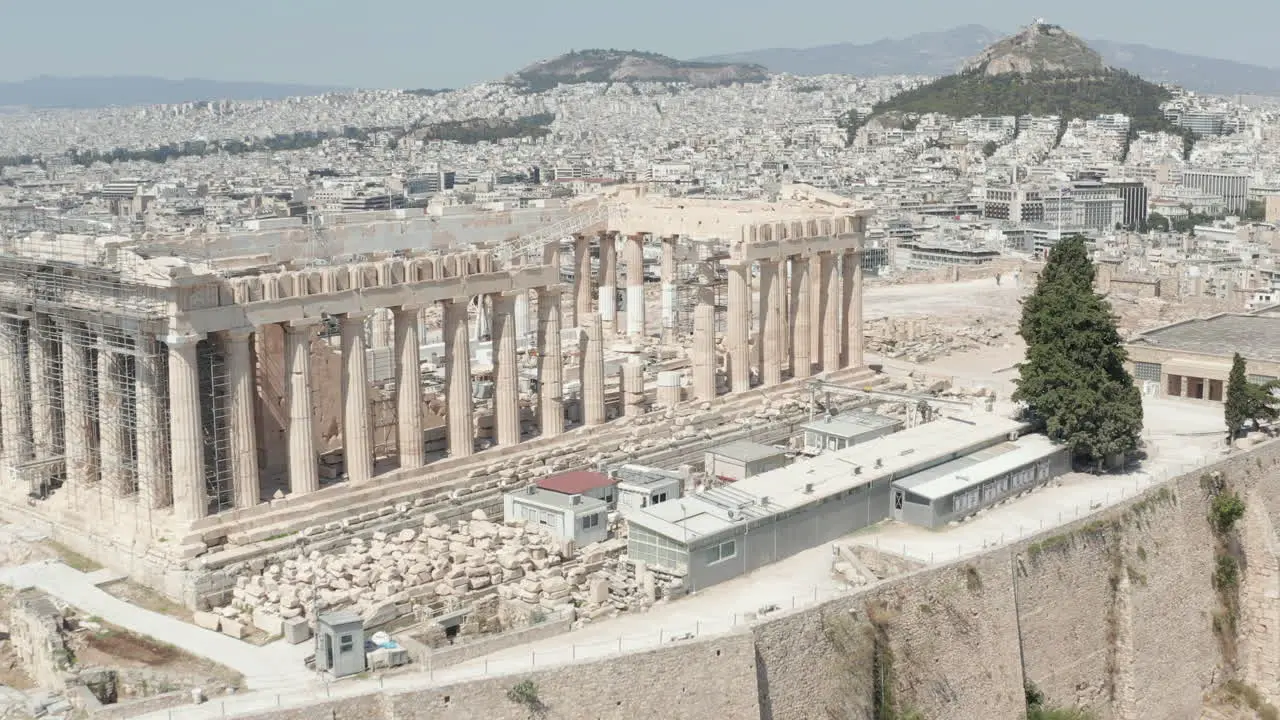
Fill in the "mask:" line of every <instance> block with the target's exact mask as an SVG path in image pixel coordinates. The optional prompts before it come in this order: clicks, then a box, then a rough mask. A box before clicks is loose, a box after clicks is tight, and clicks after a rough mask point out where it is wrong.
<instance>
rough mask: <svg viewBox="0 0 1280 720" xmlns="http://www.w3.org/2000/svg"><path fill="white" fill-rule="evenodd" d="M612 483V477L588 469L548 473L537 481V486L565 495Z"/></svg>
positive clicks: (580, 492) (579, 493) (577, 493)
mask: <svg viewBox="0 0 1280 720" xmlns="http://www.w3.org/2000/svg"><path fill="white" fill-rule="evenodd" d="M613 484H614V480H613V478H611V477H609V476H608V475H605V474H604V473H598V472H591V471H589V470H575V471H573V472H567V473H560V474H559V475H550V476H548V477H544V478H542V479H541V480H539V481H538V487H539V488H541V489H543V490H550V491H551V492H557V493H563V494H565V495H581V494H582V493H584V492H586V491H588V490H596V489H598V488H603V487H609V486H610V485H613Z"/></svg>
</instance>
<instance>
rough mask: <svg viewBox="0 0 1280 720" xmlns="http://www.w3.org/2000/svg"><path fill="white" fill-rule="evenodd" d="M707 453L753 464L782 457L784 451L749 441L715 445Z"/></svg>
mask: <svg viewBox="0 0 1280 720" xmlns="http://www.w3.org/2000/svg"><path fill="white" fill-rule="evenodd" d="M707 452H709V453H712V454H713V455H720V456H722V457H727V458H733V459H734V460H741V461H742V462H755V461H757V460H764V459H765V458H771V457H776V456H778V455H783V454H785V453H786V450H780V449H778V448H776V447H774V446H772V445H763V444H761V443H758V442H752V441H750V440H734V441H733V442H731V443H725V444H724V445H717V446H716V447H713V448H711V449H710V450H708V451H707Z"/></svg>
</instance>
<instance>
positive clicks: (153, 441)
mask: <svg viewBox="0 0 1280 720" xmlns="http://www.w3.org/2000/svg"><path fill="white" fill-rule="evenodd" d="M137 347H138V355H137V359H136V361H135V366H134V368H135V370H134V377H133V381H134V395H135V396H136V397H137V426H138V491H139V492H140V493H142V501H143V504H144V505H145V506H146V507H149V508H151V509H153V510H154V509H157V508H162V507H167V506H169V505H172V504H173V486H172V484H171V480H170V476H169V461H168V458H166V457H165V456H164V452H163V449H164V436H165V434H166V428H165V426H164V405H163V403H164V384H163V383H162V382H161V376H160V372H161V369H162V367H161V366H162V363H161V361H160V350H159V347H158V345H157V343H156V339H155V336H153V335H149V334H145V333H144V334H141V335H139V336H138V340H137ZM66 353H67V350H66V349H65V346H64V349H63V373H64V386H63V387H64V393H65V394H64V396H63V407H64V408H66V409H67V411H66V412H67V415H66V417H67V420H66V423H67V429H68V435H67V438H68V440H70V434H69V431H70V426H71V414H70V409H71V407H72V406H73V404H74V405H75V406H77V413H82V412H83V410H81V409H79V407H80V406H79V403H80V402H81V400H80V399H79V398H77V399H76V400H75V402H74V403H73V402H72V398H71V393H70V388H68V387H67V386H66V385H65V378H69V377H70V368H69V366H68V364H67V360H66ZM233 432H234V428H233ZM67 459H68V464H69V463H70V461H71V453H70V446H69V445H68V453H67ZM254 461H255V463H256V462H257V456H256V455H255V456H254ZM68 474H70V469H69V468H68Z"/></svg>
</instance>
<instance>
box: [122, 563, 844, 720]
mask: <svg viewBox="0 0 1280 720" xmlns="http://www.w3.org/2000/svg"><path fill="white" fill-rule="evenodd" d="M846 592H847V591H846V590H844V589H842V588H837V587H829V588H822V587H816V586H815V587H811V588H810V589H809V590H808V591H807V592H804V593H800V594H795V593H792V594H789V595H781V596H777V597H774V598H773V599H772V600H771V601H770V602H768V603H766V604H765V605H764V606H763V607H761V608H758V609H757V610H754V611H742V612H736V613H728V614H724V615H720V616H718V617H708V618H704V619H701V620H693V621H690V622H685V623H673V624H671V625H666V626H662V627H655V628H653V629H652V630H648V631H646V632H636V633H627V634H619V635H609V636H604V637H597V638H595V639H585V640H582V641H572V638H573V637H574V636H575V635H589V634H591V629H590V626H589V627H588V629H586V630H579V631H576V632H570V633H566V634H562V635H559V636H558V637H557V641H556V642H555V647H550V648H543V649H510V650H506V651H501V652H498V653H495V654H494V655H492V656H490V657H487V658H483V659H476V660H469V661H466V662H463V663H461V664H458V665H452V666H449V667H447V668H439V669H437V668H432V667H429V666H428V667H423V666H417V667H415V668H414V670H416V671H415V672H408V673H404V674H390V675H383V676H380V677H378V678H367V677H360V678H355V679H346V680H341V681H337V682H329V681H325V680H324V679H322V678H321V677H320V676H318V675H317V677H316V680H315V682H314V683H312V685H311V687H309V688H297V689H291V690H289V691H287V692H273V691H259V692H253V693H249V694H245V695H241V696H227V697H223V698H219V699H216V700H211V701H209V702H206V703H204V704H202V705H189V706H186V707H177V708H170V709H169V710H167V711H163V712H157V713H151V714H149V715H144V716H141V718H145V719H146V720H215V719H216V718H232V717H236V716H237V715H243V714H249V713H264V712H269V711H270V710H271V709H272V708H289V707H298V706H302V705H306V704H309V703H314V702H316V701H317V700H319V699H320V698H321V697H323V698H325V699H338V698H351V697H356V696H359V695H365V694H369V693H373V692H377V691H379V690H388V691H396V690H420V689H422V688H425V687H431V686H442V685H448V684H453V683H462V682H469V681H472V680H480V679H483V678H486V677H498V676H503V675H511V674H516V673H522V672H532V671H535V670H546V669H550V668H554V667H559V666H563V665H565V664H566V663H573V662H582V661H595V660H604V659H607V658H610V657H614V656H617V655H623V654H629V653H634V652H640V651H645V650H654V649H657V648H660V647H663V646H666V645H669V644H671V643H679V642H688V641H691V640H694V639H696V638H706V637H712V636H715V635H723V634H727V633H732V632H738V631H743V630H746V628H747V627H749V626H750V624H751V622H752V621H753V619H754V617H755V616H760V615H761V613H763V614H764V615H766V616H767V615H771V614H773V613H779V612H783V611H790V610H793V609H794V610H798V609H801V608H806V607H811V606H813V605H816V604H819V603H824V602H827V601H828V600H832V599H835V598H836V597H839V596H841V595H843V594H845V593H846ZM677 602H680V601H677ZM766 610H767V612H766ZM637 617H639V616H637Z"/></svg>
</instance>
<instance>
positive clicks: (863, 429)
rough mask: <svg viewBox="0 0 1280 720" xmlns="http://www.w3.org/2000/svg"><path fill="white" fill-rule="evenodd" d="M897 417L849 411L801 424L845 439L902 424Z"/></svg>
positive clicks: (804, 427) (803, 428)
mask: <svg viewBox="0 0 1280 720" xmlns="http://www.w3.org/2000/svg"><path fill="white" fill-rule="evenodd" d="M901 424H902V421H901V420H898V419H897V418H891V417H886V416H884V415H877V414H876V413H871V412H860V411H854V412H848V413H845V414H843V415H837V416H835V417H833V418H823V419H821V420H814V421H813V422H807V423H805V424H803V425H801V426H800V428H801V429H802V430H812V431H814V432H820V433H822V434H824V435H834V436H836V437H842V438H845V439H849V438H856V437H858V436H859V435H863V434H865V433H868V432H874V431H876V430H880V429H883V428H886V427H890V426H897V425H901Z"/></svg>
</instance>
